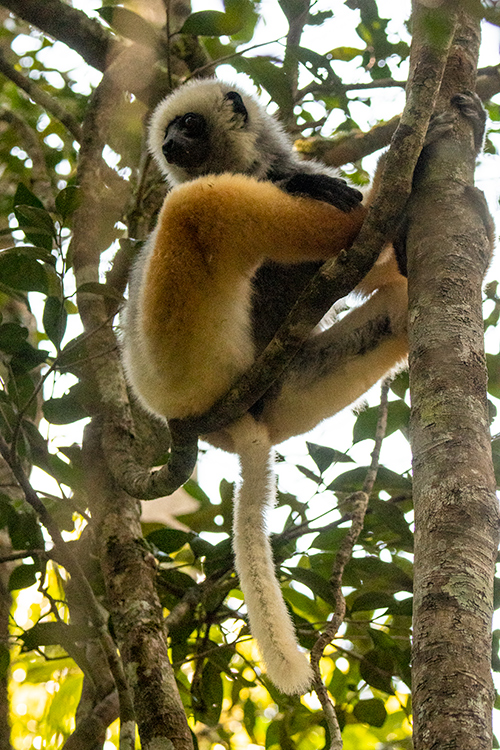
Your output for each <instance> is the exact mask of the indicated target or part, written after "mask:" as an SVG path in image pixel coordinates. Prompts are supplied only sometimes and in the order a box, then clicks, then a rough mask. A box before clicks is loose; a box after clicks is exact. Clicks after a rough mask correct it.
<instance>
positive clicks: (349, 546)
mask: <svg viewBox="0 0 500 750" xmlns="http://www.w3.org/2000/svg"><path fill="white" fill-rule="evenodd" d="M388 392H389V380H385V381H384V382H383V384H382V389H381V395H380V409H379V415H378V420H377V427H376V430H375V446H374V448H373V452H372V460H371V464H370V468H369V470H368V472H367V474H366V477H365V481H364V484H363V490H362V491H361V492H355V493H354V494H353V495H351V496H350V497H349V498H348V499H347V500H346V501H345V505H346V506H347V508H349V509H350V511H349V515H350V519H351V527H350V529H349V531H348V533H347V534H346V536H345V537H344V539H343V540H342V543H341V545H340V547H339V551H338V552H337V554H336V555H335V561H334V564H333V569H332V574H331V576H330V586H331V588H332V593H333V596H334V599H335V602H336V606H335V609H334V612H333V616H332V619H331V620H330V622H329V623H328V625H327V627H326V628H325V630H324V631H323V633H321V635H320V636H319V637H318V638H317V640H316V643H315V644H314V646H313V648H312V651H311V666H312V669H313V673H314V689H315V691H316V694H317V696H318V698H319V700H320V702H321V705H322V707H323V711H324V712H325V717H326V721H327V723H328V728H329V730H330V736H331V738H332V743H331V745H330V750H342V747H343V745H342V736H341V732H340V727H339V723H338V719H337V715H336V713H335V709H334V707H333V704H332V702H331V700H330V697H329V695H328V691H327V689H326V687H325V685H324V683H323V680H322V679H321V673H320V669H319V662H320V659H321V658H322V656H323V654H324V651H325V648H326V647H327V646H328V645H329V644H330V643H331V642H332V641H333V639H334V638H335V636H336V635H337V631H338V629H339V627H340V626H341V625H342V622H343V621H344V617H345V610H346V605H345V598H344V594H343V593H342V578H343V575H344V569H345V566H346V565H347V563H348V562H349V560H350V559H351V557H352V551H353V549H354V545H355V544H356V542H357V541H358V537H359V535H360V533H361V531H362V529H363V524H364V521H365V515H366V509H367V508H368V501H369V499H370V494H371V492H372V490H373V485H374V484H375V479H376V478H377V471H378V466H379V457H380V449H381V447H382V441H383V439H384V436H385V431H386V427H387V395H388Z"/></svg>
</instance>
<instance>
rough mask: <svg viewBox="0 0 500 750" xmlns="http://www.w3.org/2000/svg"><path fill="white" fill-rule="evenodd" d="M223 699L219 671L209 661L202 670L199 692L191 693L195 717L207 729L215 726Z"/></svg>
mask: <svg viewBox="0 0 500 750" xmlns="http://www.w3.org/2000/svg"><path fill="white" fill-rule="evenodd" d="M223 697H224V693H223V686H222V677H221V673H220V669H219V667H217V666H216V665H215V664H213V662H212V661H209V662H207V664H206V665H205V668H204V669H203V674H202V677H201V684H200V686H199V692H198V691H194V693H193V707H194V713H195V716H196V717H197V718H198V719H199V720H200V721H203V723H204V724H207V726H209V727H214V726H216V725H217V723H218V721H219V717H220V712H221V710H222V700H223ZM197 699H198V700H197Z"/></svg>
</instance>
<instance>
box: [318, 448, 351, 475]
mask: <svg viewBox="0 0 500 750" xmlns="http://www.w3.org/2000/svg"><path fill="white" fill-rule="evenodd" d="M306 445H307V450H308V451H309V455H310V456H311V458H312V460H313V461H314V463H315V464H316V466H317V467H318V469H319V472H320V474H323V473H324V472H325V471H326V470H327V469H328V468H330V466H331V465H332V464H333V463H336V462H337V461H338V462H342V463H348V462H350V463H352V462H353V459H352V458H351V457H350V456H346V454H345V453H342V452H341V451H337V450H335V448H328V447H327V446H325V445H317V444H316V443H309V442H308V443H306Z"/></svg>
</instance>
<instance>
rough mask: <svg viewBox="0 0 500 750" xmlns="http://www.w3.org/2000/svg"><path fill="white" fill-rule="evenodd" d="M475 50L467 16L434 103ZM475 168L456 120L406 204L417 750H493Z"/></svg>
mask: <svg viewBox="0 0 500 750" xmlns="http://www.w3.org/2000/svg"><path fill="white" fill-rule="evenodd" d="M447 8H448V9H451V6H450V5H447V6H445V7H444V12H445V13H446V12H450V13H451V12H452V11H451V10H447ZM441 10H443V9H441ZM431 13H432V11H428V10H427V9H425V8H423V7H422V6H421V5H417V4H416V3H415V6H414V17H413V23H414V30H415V35H414V45H416V46H418V45H421V44H424V43H425V36H426V34H427V32H428V30H429V28H432V27H431V26H429V23H428V21H429V18H430V16H431ZM478 49H479V21H478V19H476V18H474V17H473V16H472V15H470V14H467V13H466V12H465V11H462V12H460V14H459V18H458V26H457V30H456V34H455V41H454V44H453V47H452V50H451V53H450V56H449V60H448V65H447V69H446V72H445V75H444V78H443V83H442V86H441V94H440V101H439V102H438V109H446V108H449V106H450V104H449V102H450V97H451V96H452V95H453V94H454V93H457V92H460V91H463V90H464V89H473V88H474V83H475V76H476V68H475V65H476V61H477V55H478ZM410 85H411V81H410ZM428 150H429V149H428ZM474 163H475V149H474V145H473V138H472V135H471V129H470V126H469V125H468V123H466V122H465V120H464V119H463V118H460V119H459V121H458V122H457V125H456V126H455V127H454V128H453V132H452V133H450V135H449V137H445V138H443V139H441V140H439V141H437V142H436V143H435V144H434V145H433V146H432V147H431V151H430V158H429V160H428V161H427V162H426V164H425V166H424V169H423V171H422V172H421V173H420V174H419V175H418V178H417V180H416V184H415V187H414V193H413V197H412V201H411V205H410V208H409V215H410V228H409V234H408V243H407V252H408V281H409V321H410V332H409V338H410V390H411V397H412V417H411V426H410V429H411V442H412V450H413V473H414V504H415V584H414V585H415V591H414V623H413V627H414V642H413V711H414V746H415V749H416V750H431V748H432V749H433V750H436V749H437V748H439V750H444V749H445V748H454V749H455V750H466V749H467V750H481V749H484V750H486V749H487V748H491V746H492V730H491V711H492V703H493V686H492V680H491V674H490V659H491V616H492V612H493V573H494V562H495V558H496V550H497V544H498V522H499V516H498V503H497V500H496V497H495V492H494V489H495V483H494V476H493V468H492V462H491V447H490V438H489V431H488V412H487V400H486V367H485V358H484V350H483V323H482V311H481V286H482V281H483V277H484V273H485V270H486V267H487V264H488V260H489V242H488V239H487V236H486V231H485V224H484V217H482V216H481V213H480V212H478V210H477V207H478V205H480V202H479V201H478V200H476V199H475V196H476V194H475V193H474V192H473V190H474V189H473V188H472V185H473V176H474Z"/></svg>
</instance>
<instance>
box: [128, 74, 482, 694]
mask: <svg viewBox="0 0 500 750" xmlns="http://www.w3.org/2000/svg"><path fill="white" fill-rule="evenodd" d="M467 102H468V106H469V108H470V109H474V108H475V110H476V111H479V110H480V112H481V113H482V111H483V110H482V107H481V105H480V104H479V105H478V104H477V101H476V100H475V99H474V106H472V105H471V104H470V102H469V100H467ZM464 107H465V105H464ZM464 107H462V109H464ZM478 107H479V110H478ZM476 119H477V118H476ZM479 119H481V116H479ZM477 129H479V130H481V133H480V136H479V142H480V143H481V141H482V133H483V132H484V117H483V118H482V124H479V125H478V126H476V130H477ZM478 148H480V145H479V146H478ZM149 149H150V152H151V154H152V155H153V157H154V159H155V160H156V162H157V164H158V166H159V168H160V170H161V171H162V173H163V174H164V176H165V177H166V179H167V181H168V183H169V185H170V186H171V188H172V190H171V191H170V192H169V193H168V195H167V197H166V198H165V201H164V203H163V207H162V209H161V211H160V214H159V217H158V222H157V225H156V228H155V230H154V231H153V233H152V234H151V236H150V238H149V240H148V241H147V242H146V244H145V246H144V247H143V249H142V250H141V252H140V255H139V257H138V259H137V261H136V263H135V266H134V269H133V272H132V274H131V279H130V287H129V301H128V304H127V306H126V314H125V321H124V336H123V360H124V365H125V371H126V374H127V378H128V381H129V383H130V385H131V387H132V389H133V391H134V392H135V394H136V395H137V397H138V398H139V400H140V401H141V403H142V404H143V405H144V406H145V407H146V409H148V410H149V411H151V412H153V413H154V414H156V415H160V416H162V417H165V418H166V419H167V420H168V419H171V418H183V417H191V416H195V415H201V414H203V413H204V412H205V411H207V410H208V409H209V408H210V407H211V406H212V404H214V402H215V401H216V400H217V399H219V398H220V397H221V396H223V395H224V394H225V393H226V392H227V391H228V390H229V388H230V387H231V386H232V385H233V384H234V383H235V381H236V380H237V379H238V377H239V376H240V375H241V374H242V373H244V372H245V370H247V369H248V368H249V366H250V365H251V364H252V362H253V361H254V360H255V358H256V357H257V356H258V355H259V354H260V353H261V351H262V350H263V349H264V348H265V346H266V345H267V343H268V342H269V341H270V340H271V338H272V337H273V335H274V333H275V332H276V330H277V329H278V327H279V325H280V324H281V323H282V322H283V320H284V319H285V317H286V315H287V314H288V312H289V310H290V308H291V306H292V305H293V303H294V302H295V300H296V298H297V296H298V295H299V293H300V291H302V289H303V288H304V286H305V285H306V283H307V282H308V281H309V279H310V278H311V276H312V275H313V274H314V272H315V271H316V270H317V268H318V267H319V266H320V265H321V263H322V262H324V260H325V259H327V258H330V257H332V256H335V255H337V254H338V253H339V252H340V251H341V250H342V249H344V248H349V246H350V245H351V244H352V242H353V240H354V239H355V237H356V235H357V234H358V232H359V229H360V227H361V224H362V222H363V220H364V217H365V213H366V208H365V206H363V205H362V203H361V201H362V195H361V193H360V192H359V191H358V190H356V189H354V188H352V187H350V186H348V185H347V184H346V182H345V181H344V180H342V179H340V178H339V177H338V175H337V173H336V172H335V171H334V170H332V169H329V168H327V167H325V166H323V165H321V164H319V163H318V162H314V161H302V160H301V159H300V157H299V156H298V155H297V153H296V152H295V151H294V150H293V145H292V142H291V141H290V139H289V138H288V136H287V135H286V134H285V132H284V130H283V129H282V127H281V126H280V124H279V123H278V122H277V120H276V119H275V118H274V117H272V116H271V115H269V114H268V113H267V112H266V111H265V109H264V108H263V107H262V106H261V105H260V104H259V103H258V102H257V101H256V100H255V99H254V98H253V97H252V96H249V95H248V94H246V93H245V92H244V91H242V90H240V89H239V88H237V87H235V86H231V85H228V84H225V83H222V82H220V81H218V80H215V79H213V80H203V81H200V80H194V81H191V82H189V83H188V84H185V85H184V86H182V87H180V88H179V89H177V90H176V91H175V92H174V93H173V94H171V95H170V96H168V97H167V98H166V99H165V100H164V101H162V102H161V103H160V104H159V105H158V107H157V108H156V110H155V112H154V113H153V116H152V118H151V122H150V126H149ZM368 200H370V197H368ZM403 266H404V252H400V253H395V251H394V248H393V247H392V246H389V247H387V248H386V249H385V250H384V251H383V252H382V254H381V256H380V258H379V260H378V261H377V263H376V264H375V266H374V267H373V269H372V270H371V271H370V272H369V273H368V275H367V276H366V277H365V279H364V280H363V282H362V283H361V284H360V286H359V287H358V289H357V291H358V292H359V294H360V295H363V296H364V297H366V298H367V299H366V301H365V302H364V303H363V304H361V305H360V306H359V307H357V308H355V309H353V310H352V311H351V312H349V313H348V314H347V315H346V316H345V317H344V318H343V319H341V320H340V321H339V322H336V323H334V324H333V325H332V326H331V327H330V328H329V329H327V330H326V331H322V332H320V333H316V334H315V335H312V336H311V337H310V338H309V339H308V340H307V342H306V344H305V345H304V346H303V347H302V349H301V351H300V352H299V354H298V355H297V356H296V357H295V359H294V360H293V362H292V365H291V366H290V368H289V369H288V371H287V372H286V373H285V375H284V376H283V377H282V378H281V380H280V382H279V386H278V387H277V388H273V389H272V391H271V392H270V394H266V396H264V397H263V399H261V400H260V402H259V403H258V404H257V405H256V407H255V408H254V409H252V410H251V413H248V414H247V415H245V417H243V418H242V419H241V420H238V421H237V422H235V423H233V424H230V425H227V426H226V427H225V428H224V429H222V430H220V431H218V432H217V433H212V434H210V435H208V436H206V439H207V440H208V441H209V442H211V443H212V444H214V445H216V446H219V447H222V448H224V449H225V450H229V451H234V452H236V453H237V454H238V455H239V458H240V464H241V482H240V484H239V488H238V489H237V492H236V497H235V513H234V529H233V548H234V552H235V564H236V571H237V573H238V575H239V579H240V584H241V587H242V591H243V593H244V596H245V602H246V606H247V611H248V617H249V621H250V628H251V632H252V634H253V636H254V637H255V638H256V640H257V643H258V645H259V648H260V651H261V655H262V658H263V661H264V663H265V665H266V669H267V672H268V675H269V677H270V679H271V680H272V682H273V683H274V684H275V685H276V686H277V687H278V688H279V689H280V690H281V691H283V692H285V693H302V692H305V691H306V690H307V689H308V688H309V686H310V684H311V680H312V670H311V667H310V665H309V662H308V660H307V658H306V656H305V654H304V653H303V652H302V651H301V650H300V648H299V645H298V643H297V639H296V635H295V632H294V628H293V624H292V621H291V619H290V616H289V613H288V610H287V608H286V606H285V603H284V601H283V598H282V595H281V591H280V588H279V584H278V581H277V579H276V576H275V572H274V565H273V558H272V551H271V546H270V543H269V539H268V535H267V533H266V529H265V513H266V509H267V508H268V507H269V506H271V505H272V503H273V500H274V497H275V491H276V490H275V475H274V468H273V465H274V456H273V448H272V446H273V445H276V444H278V443H281V442H282V441H283V440H285V439H287V438H288V437H291V436H292V435H299V434H301V433H304V432H306V431H308V430H310V429H312V428H313V427H314V426H315V425H317V424H318V423H319V422H320V421H321V420H323V419H324V418H326V417H329V416H331V415H333V414H335V413H337V412H338V411H340V410H341V409H343V408H344V407H345V406H347V405H349V404H351V403H353V402H354V401H355V400H356V399H358V398H359V397H360V396H362V395H363V394H364V393H365V392H366V391H367V390H368V389H369V388H370V387H371V386H372V385H373V384H374V383H376V382H377V381H378V380H379V379H380V378H381V377H383V376H384V375H385V374H386V373H387V372H389V371H390V370H392V369H393V368H395V367H396V366H398V365H399V364H400V363H402V362H403V361H404V360H405V357H406V355H407V346H408V345H407V332H406V317H407V283H406V278H405V276H404V275H403V274H404V267H403ZM402 271H403V273H402Z"/></svg>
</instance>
